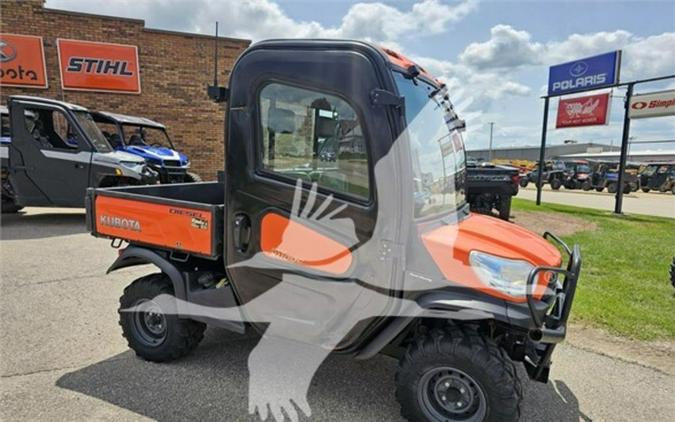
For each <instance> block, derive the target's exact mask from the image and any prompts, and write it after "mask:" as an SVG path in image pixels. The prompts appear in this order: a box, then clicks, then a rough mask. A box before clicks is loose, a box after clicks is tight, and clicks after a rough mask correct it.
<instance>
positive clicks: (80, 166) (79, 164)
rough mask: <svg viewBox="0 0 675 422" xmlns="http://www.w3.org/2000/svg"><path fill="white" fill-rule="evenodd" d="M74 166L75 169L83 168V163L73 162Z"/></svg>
mask: <svg viewBox="0 0 675 422" xmlns="http://www.w3.org/2000/svg"><path fill="white" fill-rule="evenodd" d="M75 168H76V169H83V168H84V164H81V163H75Z"/></svg>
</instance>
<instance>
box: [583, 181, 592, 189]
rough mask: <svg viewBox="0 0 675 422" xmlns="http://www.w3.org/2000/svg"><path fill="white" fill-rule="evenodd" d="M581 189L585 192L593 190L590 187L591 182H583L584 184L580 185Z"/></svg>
mask: <svg viewBox="0 0 675 422" xmlns="http://www.w3.org/2000/svg"><path fill="white" fill-rule="evenodd" d="M581 189H583V190H585V191H589V190H591V189H593V186H591V182H589V181H585V182H584V183H582V184H581Z"/></svg>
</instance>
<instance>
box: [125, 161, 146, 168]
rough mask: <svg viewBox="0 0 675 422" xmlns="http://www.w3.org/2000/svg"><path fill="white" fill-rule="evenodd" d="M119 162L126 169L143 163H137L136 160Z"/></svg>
mask: <svg viewBox="0 0 675 422" xmlns="http://www.w3.org/2000/svg"><path fill="white" fill-rule="evenodd" d="M120 164H121V165H123V166H124V167H126V168H128V169H136V168H138V166H141V165H143V163H139V162H136V161H120Z"/></svg>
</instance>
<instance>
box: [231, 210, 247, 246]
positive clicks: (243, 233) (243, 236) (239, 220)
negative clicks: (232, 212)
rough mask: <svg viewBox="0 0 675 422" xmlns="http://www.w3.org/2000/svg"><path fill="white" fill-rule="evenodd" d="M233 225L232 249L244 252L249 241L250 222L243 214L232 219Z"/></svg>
mask: <svg viewBox="0 0 675 422" xmlns="http://www.w3.org/2000/svg"><path fill="white" fill-rule="evenodd" d="M233 225H234V227H233V228H232V236H233V238H234V239H233V241H234V247H235V248H236V249H237V250H238V251H239V252H242V253H243V252H246V250H247V249H248V244H249V241H250V240H251V220H250V219H249V218H248V216H247V215H245V214H238V215H237V216H235V217H234V222H233Z"/></svg>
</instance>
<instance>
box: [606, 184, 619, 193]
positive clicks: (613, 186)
mask: <svg viewBox="0 0 675 422" xmlns="http://www.w3.org/2000/svg"><path fill="white" fill-rule="evenodd" d="M616 188H617V186H616V183H610V184H609V185H607V192H609V193H616Z"/></svg>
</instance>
